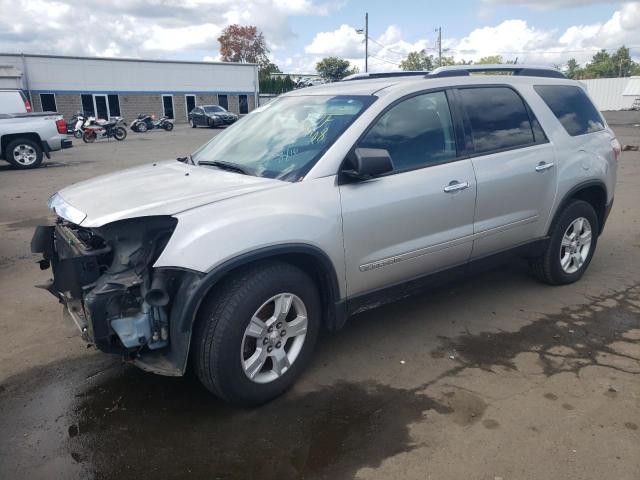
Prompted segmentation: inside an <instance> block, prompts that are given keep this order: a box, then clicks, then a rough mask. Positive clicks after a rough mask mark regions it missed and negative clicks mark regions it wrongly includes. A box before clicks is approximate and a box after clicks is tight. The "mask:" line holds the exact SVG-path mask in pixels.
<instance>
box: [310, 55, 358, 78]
mask: <svg viewBox="0 0 640 480" xmlns="http://www.w3.org/2000/svg"><path fill="white" fill-rule="evenodd" d="M316 71H317V72H318V74H319V75H320V76H321V77H322V78H323V79H325V80H327V81H331V82H335V81H337V80H340V79H342V78H344V77H346V76H347V75H351V74H352V73H357V72H358V69H357V67H353V68H352V67H351V64H350V63H349V61H348V60H345V59H343V58H338V57H326V58H323V59H322V60H320V61H319V62H318V63H316Z"/></svg>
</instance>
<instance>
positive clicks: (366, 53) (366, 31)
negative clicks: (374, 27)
mask: <svg viewBox="0 0 640 480" xmlns="http://www.w3.org/2000/svg"><path fill="white" fill-rule="evenodd" d="M364 71H365V73H366V72H368V71H369V12H366V13H365V14H364Z"/></svg>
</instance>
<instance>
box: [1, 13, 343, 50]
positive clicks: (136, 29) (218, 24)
mask: <svg viewBox="0 0 640 480" xmlns="http://www.w3.org/2000/svg"><path fill="white" fill-rule="evenodd" d="M325 1H326V2H327V3H320V2H323V0H317V1H316V0H184V1H182V2H167V1H166V0H137V1H135V2H132V1H130V0H112V1H110V2H77V1H74V0H0V12H3V15H0V50H3V51H11V52H27V53H56V54H73V55H103V56H113V55H119V56H127V57H162V56H166V54H167V52H187V51H193V50H210V51H211V52H212V53H215V52H216V50H217V48H218V41H217V37H218V36H219V34H220V32H221V30H222V29H223V28H224V27H225V26H227V25H229V24H231V23H240V24H251V25H256V26H257V27H258V28H259V29H261V30H262V31H263V32H264V34H265V38H266V39H267V41H268V43H269V47H270V48H271V49H272V50H274V51H277V50H278V49H281V48H283V47H285V46H287V45H290V44H292V43H293V41H294V40H295V39H296V34H295V33H294V32H293V31H292V29H291V26H290V25H289V19H290V18H292V17H295V16H314V15H327V14H328V13H329V12H331V11H333V10H334V9H336V8H338V7H339V3H336V0H325ZM6 12H11V15H7V14H6ZM79 25H81V26H82V32H80V34H79V32H78V26H79Z"/></svg>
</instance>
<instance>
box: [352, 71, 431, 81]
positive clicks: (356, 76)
mask: <svg viewBox="0 0 640 480" xmlns="http://www.w3.org/2000/svg"><path fill="white" fill-rule="evenodd" d="M428 74H429V72H428V71H426V70H417V71H399V72H366V73H364V72H363V73H354V74H352V75H349V76H348V77H344V78H343V79H342V80H340V81H341V82H350V81H352V80H370V79H372V78H392V77H417V76H425V75H428Z"/></svg>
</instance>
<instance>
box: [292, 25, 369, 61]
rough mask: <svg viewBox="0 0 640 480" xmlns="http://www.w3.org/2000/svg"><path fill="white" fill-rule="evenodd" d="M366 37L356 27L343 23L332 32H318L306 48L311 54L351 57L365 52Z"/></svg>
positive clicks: (306, 51)
mask: <svg viewBox="0 0 640 480" xmlns="http://www.w3.org/2000/svg"><path fill="white" fill-rule="evenodd" d="M363 41H364V37H363V35H362V34H359V33H357V32H356V29H355V27H352V26H350V25H346V24H342V25H340V28H338V29H337V30H333V31H332V32H320V33H317V34H316V36H315V37H314V38H313V40H312V41H311V43H310V44H309V45H307V46H306V47H305V49H304V51H305V53H308V54H311V55H323V56H336V57H350V56H357V55H359V54H360V53H362V54H364V44H363Z"/></svg>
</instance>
